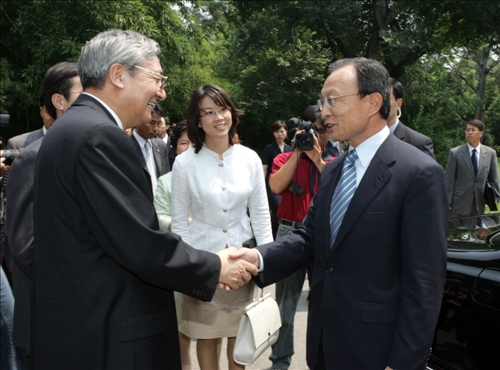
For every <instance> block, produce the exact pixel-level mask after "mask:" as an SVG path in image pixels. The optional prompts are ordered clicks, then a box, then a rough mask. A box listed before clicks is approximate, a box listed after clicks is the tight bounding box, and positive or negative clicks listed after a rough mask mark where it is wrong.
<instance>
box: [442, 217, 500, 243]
mask: <svg viewBox="0 0 500 370" xmlns="http://www.w3.org/2000/svg"><path fill="white" fill-rule="evenodd" d="M450 249H455V250H468V251H472V250H478V251H479V250H498V249H500V214H498V213H494V214H488V215H481V216H476V217H468V218H455V219H451V220H450V222H449V225H448V250H450Z"/></svg>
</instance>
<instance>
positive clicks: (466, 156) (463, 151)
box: [458, 144, 479, 179]
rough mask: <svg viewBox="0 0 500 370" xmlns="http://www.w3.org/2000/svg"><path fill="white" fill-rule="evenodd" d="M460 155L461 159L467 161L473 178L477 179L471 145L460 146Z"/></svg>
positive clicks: (466, 164)
mask: <svg viewBox="0 0 500 370" xmlns="http://www.w3.org/2000/svg"><path fill="white" fill-rule="evenodd" d="M458 155H459V156H460V158H461V160H462V161H464V162H465V166H466V167H467V168H468V169H469V171H470V175H471V176H472V178H473V179H475V178H476V176H475V175H474V167H472V160H471V159H470V153H469V147H468V146H467V144H465V145H462V146H461V147H460V150H459V153H458ZM478 155H479V153H478ZM478 174H479V172H478Z"/></svg>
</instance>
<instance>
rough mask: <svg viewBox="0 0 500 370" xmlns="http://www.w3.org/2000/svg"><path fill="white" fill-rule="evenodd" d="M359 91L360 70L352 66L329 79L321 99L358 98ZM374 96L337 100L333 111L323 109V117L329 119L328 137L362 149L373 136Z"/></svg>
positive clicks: (325, 107)
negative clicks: (371, 119)
mask: <svg viewBox="0 0 500 370" xmlns="http://www.w3.org/2000/svg"><path fill="white" fill-rule="evenodd" d="M357 91H358V82H357V76H356V69H355V68H354V66H352V65H347V66H344V67H341V68H339V69H337V70H335V71H334V72H332V73H331V74H330V76H328V78H327V79H326V81H325V83H324V85H323V89H322V91H321V95H322V96H323V97H324V98H327V97H329V96H341V95H347V94H355V93H356V92H357ZM371 115H372V112H371V111H370V95H367V96H365V97H363V98H362V97H360V96H359V95H351V96H345V97H342V98H339V99H335V103H334V105H333V108H328V107H327V105H326V104H323V105H322V110H321V116H322V117H323V118H324V119H325V126H326V127H327V129H328V135H329V136H330V137H331V138H333V139H334V140H335V141H347V143H349V144H350V145H352V146H353V147H356V146H358V145H359V144H361V143H362V142H363V141H365V140H366V139H367V138H369V137H370V136H371V135H372V134H373V133H372V132H371V131H370V130H369V119H370V116H371Z"/></svg>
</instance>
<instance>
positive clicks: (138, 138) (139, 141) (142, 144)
mask: <svg viewBox="0 0 500 370" xmlns="http://www.w3.org/2000/svg"><path fill="white" fill-rule="evenodd" d="M132 135H134V137H135V139H136V140H137V142H138V143H139V146H140V147H141V149H142V148H144V144H146V142H147V141H149V140H146V139H144V138H143V137H142V136H141V135H139V134H138V133H137V131H135V130H134V132H133V133H132Z"/></svg>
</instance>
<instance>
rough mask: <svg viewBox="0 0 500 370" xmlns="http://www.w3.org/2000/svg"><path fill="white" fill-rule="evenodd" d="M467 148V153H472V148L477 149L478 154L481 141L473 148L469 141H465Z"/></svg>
mask: <svg viewBox="0 0 500 370" xmlns="http://www.w3.org/2000/svg"><path fill="white" fill-rule="evenodd" d="M467 148H468V149H469V153H470V154H471V155H472V150H473V149H476V151H477V154H478V155H479V151H480V149H481V143H479V144H477V146H476V147H475V148H474V147H473V146H471V145H470V144H469V143H467Z"/></svg>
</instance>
